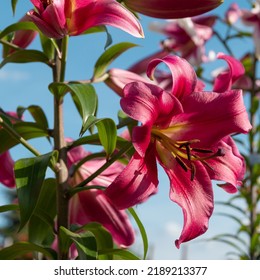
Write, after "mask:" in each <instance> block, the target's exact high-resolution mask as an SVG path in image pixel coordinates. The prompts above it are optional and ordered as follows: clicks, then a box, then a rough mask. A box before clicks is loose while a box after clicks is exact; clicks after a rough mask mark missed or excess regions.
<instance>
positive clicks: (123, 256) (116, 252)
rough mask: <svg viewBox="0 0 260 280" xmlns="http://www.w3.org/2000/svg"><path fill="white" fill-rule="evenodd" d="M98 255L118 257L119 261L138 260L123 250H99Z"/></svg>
mask: <svg viewBox="0 0 260 280" xmlns="http://www.w3.org/2000/svg"><path fill="white" fill-rule="evenodd" d="M99 254H100V255H104V254H106V255H107V254H112V255H114V256H118V257H120V259H123V260H140V258H138V257H137V256H136V255H134V254H133V253H131V252H129V251H127V250H123V249H111V250H109V249H108V250H100V251H99Z"/></svg>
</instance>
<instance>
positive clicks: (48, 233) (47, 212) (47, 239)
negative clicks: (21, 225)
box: [29, 178, 56, 245]
mask: <svg viewBox="0 0 260 280" xmlns="http://www.w3.org/2000/svg"><path fill="white" fill-rule="evenodd" d="M55 216H56V180H55V179H53V178H49V179H46V180H45V181H44V182H43V186H42V188H41V192H40V195H39V199H38V202H37V205H36V207H35V209H34V212H33V215H32V216H31V218H30V222H29V241H30V242H32V243H34V244H38V245H51V243H52V241H53V238H54V235H53V228H54V217H55ZM46 243H47V244H46Z"/></svg>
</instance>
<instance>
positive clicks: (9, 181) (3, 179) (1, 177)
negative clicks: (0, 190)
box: [0, 112, 17, 188]
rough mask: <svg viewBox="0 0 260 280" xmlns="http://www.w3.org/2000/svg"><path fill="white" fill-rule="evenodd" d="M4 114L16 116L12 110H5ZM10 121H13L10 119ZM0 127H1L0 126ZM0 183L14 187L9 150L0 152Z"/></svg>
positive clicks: (12, 166) (12, 167) (12, 162)
mask: <svg viewBox="0 0 260 280" xmlns="http://www.w3.org/2000/svg"><path fill="white" fill-rule="evenodd" d="M6 114H7V115H9V116H11V117H14V118H17V114H16V113H14V112H6ZM11 121H12V122H14V120H12V119H11ZM0 129H3V128H1V126H0ZM0 183H1V184H3V185H4V186H6V187H8V188H14V187H15V186H16V185H15V177H14V160H13V159H12V157H11V154H10V152H9V151H6V152H4V153H2V154H0Z"/></svg>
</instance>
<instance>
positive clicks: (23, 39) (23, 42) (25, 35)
mask: <svg viewBox="0 0 260 280" xmlns="http://www.w3.org/2000/svg"><path fill="white" fill-rule="evenodd" d="M27 21H30V17H29V16H28V15H27V14H26V15H24V16H23V17H22V18H21V19H20V20H19V22H27ZM37 34H38V32H37V31H34V30H18V31H16V32H15V33H14V36H13V39H12V41H11V43H12V44H14V45H16V46H18V47H20V48H22V49H25V48H27V47H28V46H29V45H30V44H31V43H32V41H33V40H34V38H35V37H36V36H37ZM14 51H15V50H14V49H12V48H11V49H9V52H8V54H10V53H12V52H14Z"/></svg>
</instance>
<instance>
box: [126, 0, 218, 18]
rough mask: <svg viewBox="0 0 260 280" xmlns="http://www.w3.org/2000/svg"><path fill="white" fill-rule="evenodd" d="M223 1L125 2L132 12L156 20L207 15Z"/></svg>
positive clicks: (157, 0) (153, 0)
mask: <svg viewBox="0 0 260 280" xmlns="http://www.w3.org/2000/svg"><path fill="white" fill-rule="evenodd" d="M222 2H223V0H193V1H183V0H142V1H140V0H124V3H125V4H126V5H127V6H128V7H129V8H131V9H132V10H134V11H136V12H139V13H141V14H144V15H147V16H150V17H155V18H165V19H173V18H185V17H192V16H196V15H199V14H203V13H206V12H208V11H210V10H212V9H215V8H216V7H218V6H219V5H220V4H221V3H222Z"/></svg>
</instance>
